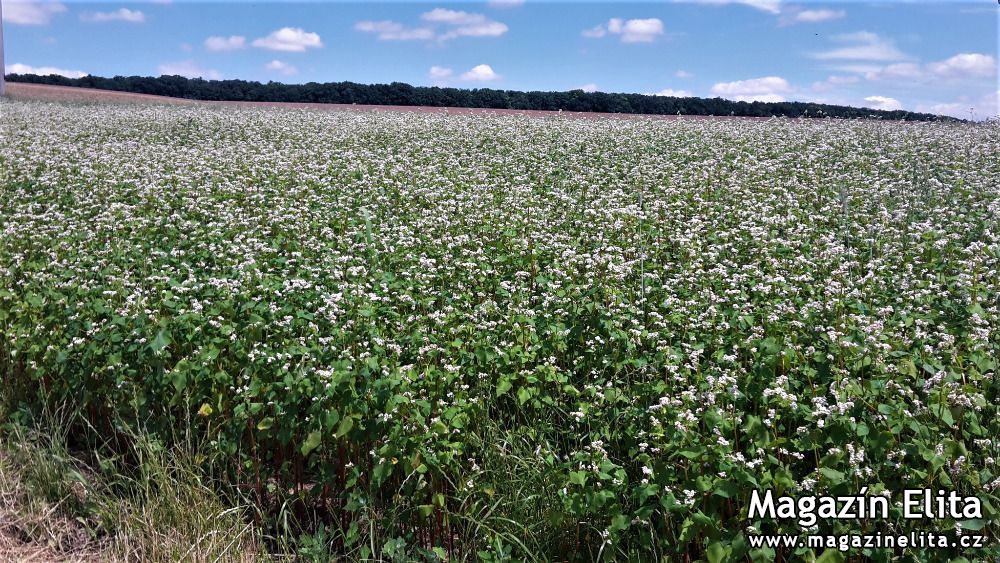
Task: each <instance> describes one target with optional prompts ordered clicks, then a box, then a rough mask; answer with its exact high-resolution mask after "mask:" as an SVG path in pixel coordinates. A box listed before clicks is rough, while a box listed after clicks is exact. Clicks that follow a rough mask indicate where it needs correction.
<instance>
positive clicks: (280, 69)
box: [265, 59, 299, 76]
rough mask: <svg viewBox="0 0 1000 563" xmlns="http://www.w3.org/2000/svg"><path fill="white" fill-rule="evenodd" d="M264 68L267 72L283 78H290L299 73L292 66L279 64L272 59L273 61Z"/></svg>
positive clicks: (283, 63)
mask: <svg viewBox="0 0 1000 563" xmlns="http://www.w3.org/2000/svg"><path fill="white" fill-rule="evenodd" d="M265 68H267V70H271V71H274V72H277V73H278V74H284V75H285V76H291V75H293V74H295V73H297V72H298V71H299V69H297V68H295V67H294V66H292V65H290V64H288V63H285V62H281V61H279V60H278V59H274V60H273V61H271V62H269V63H267V64H266V65H265Z"/></svg>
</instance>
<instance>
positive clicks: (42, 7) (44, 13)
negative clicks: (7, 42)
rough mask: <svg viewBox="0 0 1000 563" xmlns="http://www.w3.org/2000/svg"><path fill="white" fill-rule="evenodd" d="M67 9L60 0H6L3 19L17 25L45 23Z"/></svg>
mask: <svg viewBox="0 0 1000 563" xmlns="http://www.w3.org/2000/svg"><path fill="white" fill-rule="evenodd" d="M65 11H66V6H64V5H62V4H60V3H58V2H4V6H3V21H5V22H7V23H12V24H15V25H45V24H47V23H49V20H50V19H51V18H52V16H53V15H54V14H61V13H62V12H65Z"/></svg>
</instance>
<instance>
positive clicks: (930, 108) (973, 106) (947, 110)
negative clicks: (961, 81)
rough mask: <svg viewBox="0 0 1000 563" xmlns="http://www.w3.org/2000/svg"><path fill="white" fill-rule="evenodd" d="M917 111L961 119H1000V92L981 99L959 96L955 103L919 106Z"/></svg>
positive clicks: (988, 94)
mask: <svg viewBox="0 0 1000 563" xmlns="http://www.w3.org/2000/svg"><path fill="white" fill-rule="evenodd" d="M917 111H921V112H926V113H936V114H938V115H950V116H952V117H958V118H960V119H970V118H972V119H975V120H977V121H978V120H983V119H995V118H997V117H1000V90H997V91H995V92H989V93H987V94H985V95H983V96H980V97H979V98H971V97H969V96H959V97H958V100H957V101H954V102H940V103H927V104H918V105H917Z"/></svg>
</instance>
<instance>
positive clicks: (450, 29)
mask: <svg viewBox="0 0 1000 563" xmlns="http://www.w3.org/2000/svg"><path fill="white" fill-rule="evenodd" d="M420 19H421V20H423V21H424V22H426V23H427V24H428V25H424V26H421V27H408V26H406V25H404V24H401V23H398V22H394V21H391V20H381V21H368V20H365V21H359V22H358V23H356V24H354V29H356V30H357V31H361V32H364V33H374V34H376V36H377V37H378V39H380V40H383V41H408V40H431V39H437V40H439V41H447V40H449V39H455V38H457V37H499V36H501V35H503V34H504V33H507V30H508V27H507V25H506V24H504V23H501V22H498V21H494V20H491V19H489V18H487V17H486V16H484V15H483V14H475V13H470V12H463V11H461V10H448V9H446V8H434V9H433V10H431V11H429V12H424V13H423V14H421V15H420ZM435 27H436V28H437V30H435ZM441 28H443V29H441Z"/></svg>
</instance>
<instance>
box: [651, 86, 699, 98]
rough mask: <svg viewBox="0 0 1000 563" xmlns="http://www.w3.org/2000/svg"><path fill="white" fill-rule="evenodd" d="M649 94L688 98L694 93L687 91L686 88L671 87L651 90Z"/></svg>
mask: <svg viewBox="0 0 1000 563" xmlns="http://www.w3.org/2000/svg"><path fill="white" fill-rule="evenodd" d="M648 95H650V96H671V97H674V98H690V97H691V96H693V95H694V94H692V93H691V92H688V91H687V90H674V89H673V88H664V89H663V90H660V91H659V92H653V93H651V94H648Z"/></svg>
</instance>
